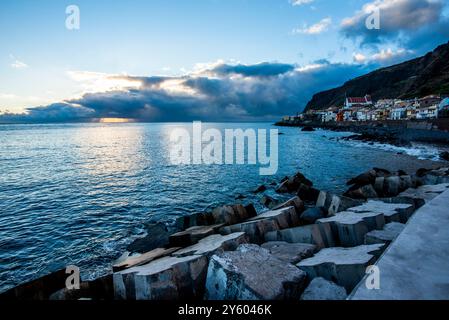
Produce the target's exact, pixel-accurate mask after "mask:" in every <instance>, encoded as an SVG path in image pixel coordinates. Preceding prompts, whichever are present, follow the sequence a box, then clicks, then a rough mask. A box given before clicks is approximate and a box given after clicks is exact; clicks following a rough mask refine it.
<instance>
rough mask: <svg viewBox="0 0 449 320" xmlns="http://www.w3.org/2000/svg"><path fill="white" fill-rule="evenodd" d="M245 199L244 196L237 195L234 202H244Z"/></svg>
mask: <svg viewBox="0 0 449 320" xmlns="http://www.w3.org/2000/svg"><path fill="white" fill-rule="evenodd" d="M244 199H246V196H244V195H243V194H238V195H236V196H235V200H244Z"/></svg>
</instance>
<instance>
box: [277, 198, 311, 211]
mask: <svg viewBox="0 0 449 320" xmlns="http://www.w3.org/2000/svg"><path fill="white" fill-rule="evenodd" d="M288 207H294V208H295V211H296V213H297V214H298V215H299V214H301V213H302V212H303V211H304V202H303V201H302V200H301V199H300V198H299V197H294V198H291V199H290V200H288V201H286V202H284V203H281V204H280V205H277V206H275V207H274V208H273V209H274V210H278V209H282V208H288Z"/></svg>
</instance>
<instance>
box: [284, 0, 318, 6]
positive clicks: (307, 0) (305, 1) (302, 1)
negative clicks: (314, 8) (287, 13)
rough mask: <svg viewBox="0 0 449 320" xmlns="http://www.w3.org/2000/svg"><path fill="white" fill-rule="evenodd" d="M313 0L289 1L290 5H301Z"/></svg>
mask: <svg viewBox="0 0 449 320" xmlns="http://www.w3.org/2000/svg"><path fill="white" fill-rule="evenodd" d="M314 1H315V0H290V3H291V4H292V6H302V5H304V4H310V3H312V2H314Z"/></svg>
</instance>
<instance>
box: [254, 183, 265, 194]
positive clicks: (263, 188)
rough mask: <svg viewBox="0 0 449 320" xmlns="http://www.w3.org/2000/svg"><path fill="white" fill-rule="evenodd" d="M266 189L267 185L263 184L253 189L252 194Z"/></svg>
mask: <svg viewBox="0 0 449 320" xmlns="http://www.w3.org/2000/svg"><path fill="white" fill-rule="evenodd" d="M265 191H267V187H266V186H265V185H261V186H259V187H258V188H257V189H256V190H254V191H253V193H254V194H257V193H262V192H265Z"/></svg>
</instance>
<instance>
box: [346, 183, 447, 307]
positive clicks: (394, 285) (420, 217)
mask: <svg viewBox="0 0 449 320" xmlns="http://www.w3.org/2000/svg"><path fill="white" fill-rule="evenodd" d="M376 265H377V266H378V267H379V270H380V289H379V290H368V289H367V288H366V285H365V280H363V281H361V283H360V284H359V286H358V287H357V288H356V289H355V290H354V291H353V293H352V295H351V296H350V297H349V299H350V300H429V299H430V300H448V299H449V191H446V192H444V193H443V194H441V195H440V196H438V197H437V198H435V199H433V200H432V201H430V202H429V203H428V204H426V205H425V206H424V207H422V208H420V209H419V210H418V211H417V212H416V213H415V215H414V216H413V217H412V218H411V219H410V221H409V222H408V224H407V226H406V227H405V229H404V231H403V232H402V233H401V234H400V235H399V237H398V238H397V239H396V241H394V242H393V244H392V245H391V246H390V247H389V248H388V249H387V251H386V252H385V253H384V254H383V256H382V257H381V258H380V259H379V260H378V261H377V263H376Z"/></svg>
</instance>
